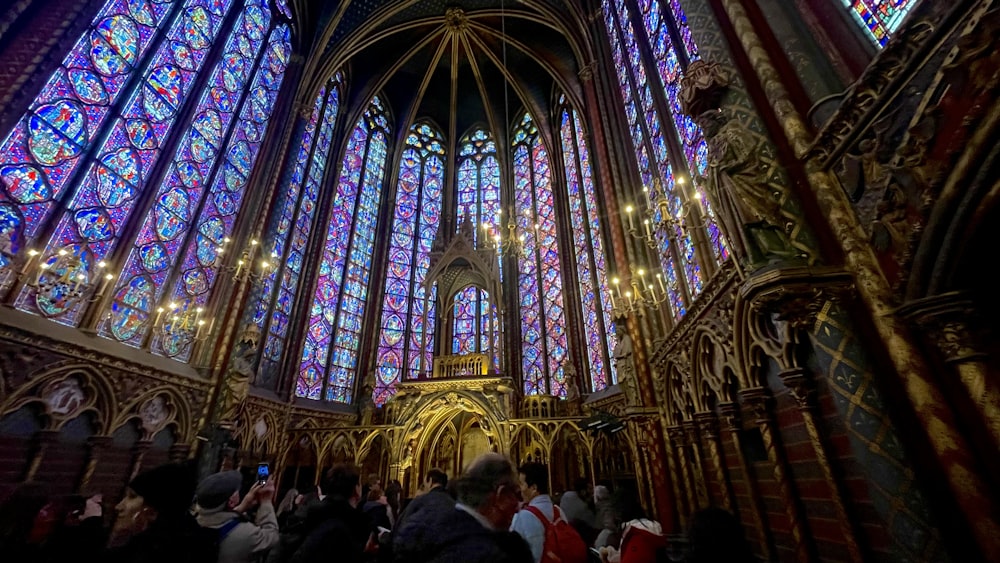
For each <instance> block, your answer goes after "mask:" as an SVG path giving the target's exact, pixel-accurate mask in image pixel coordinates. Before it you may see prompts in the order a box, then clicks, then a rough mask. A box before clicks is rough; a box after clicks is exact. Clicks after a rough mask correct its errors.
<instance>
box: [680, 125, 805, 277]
mask: <svg viewBox="0 0 1000 563" xmlns="http://www.w3.org/2000/svg"><path fill="white" fill-rule="evenodd" d="M695 122H696V123H697V124H698V126H699V127H701V128H702V131H703V132H704V134H705V140H706V142H707V144H708V170H707V177H705V178H703V180H705V185H706V186H707V188H708V196H709V198H710V201H711V203H712V205H713V207H714V208H715V210H716V212H717V216H718V217H719V218H720V219H721V221H722V225H721V226H722V228H723V230H724V231H725V233H726V235H727V238H728V239H729V241H730V243H731V244H734V245H736V246H737V247H741V250H742V251H743V252H742V254H743V255H744V256H746V257H747V258H748V259H749V261H750V263H751V264H759V263H761V262H765V261H773V260H780V259H788V258H793V257H801V256H803V252H802V250H801V249H798V248H796V247H795V245H793V243H792V241H791V240H790V238H789V233H790V232H791V229H792V228H793V227H794V222H793V221H792V220H791V218H790V217H789V216H786V215H785V214H784V213H783V212H782V208H781V198H782V189H783V188H782V187H780V186H777V185H774V184H772V183H769V182H768V178H767V173H766V169H764V168H763V162H762V161H761V159H760V158H759V155H760V151H761V148H762V146H761V145H762V143H761V140H760V139H758V138H756V137H755V136H754V135H753V133H752V132H750V131H749V130H748V129H747V128H746V127H745V126H744V125H743V124H741V123H740V122H739V121H738V120H735V119H731V118H730V117H729V116H727V115H726V113H725V112H724V111H722V110H721V109H712V110H709V111H706V112H704V113H702V114H700V115H698V116H697V117H696V118H695Z"/></svg>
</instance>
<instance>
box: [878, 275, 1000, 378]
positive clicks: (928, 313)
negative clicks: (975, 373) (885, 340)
mask: <svg viewBox="0 0 1000 563" xmlns="http://www.w3.org/2000/svg"><path fill="white" fill-rule="evenodd" d="M896 312H897V313H898V314H899V315H900V316H901V317H903V318H904V319H907V320H909V321H910V322H911V323H912V324H913V325H914V326H916V327H917V329H918V330H919V331H920V332H922V333H923V334H924V335H925V336H926V337H927V339H928V340H930V341H931V342H933V343H934V344H935V345H936V346H937V348H938V350H940V351H941V353H942V354H943V355H944V358H945V361H946V362H948V363H962V362H969V361H979V360H983V359H984V358H986V356H987V353H986V351H985V350H984V349H983V345H982V342H981V341H980V338H979V331H980V330H981V329H980V328H979V325H980V323H981V320H980V318H979V317H978V315H977V310H976V308H975V306H974V304H973V302H972V300H971V299H969V298H968V296H966V295H964V294H962V293H959V292H951V293H944V294H941V295H935V296H933V297H925V298H923V299H917V300H915V301H910V302H909V303H907V304H905V305H903V306H902V307H900V308H899V309H897V310H896Z"/></svg>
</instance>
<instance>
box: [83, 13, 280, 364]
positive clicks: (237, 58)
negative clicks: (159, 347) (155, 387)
mask: <svg viewBox="0 0 1000 563" xmlns="http://www.w3.org/2000/svg"><path fill="white" fill-rule="evenodd" d="M269 25H270V10H268V9H266V8H264V7H263V6H262V5H261V1H260V0H257V1H251V2H249V3H248V5H247V7H246V8H245V9H244V11H243V12H242V13H241V14H240V16H239V18H238V19H237V22H236V27H235V29H236V30H237V31H236V33H232V34H230V36H229V40H228V41H227V42H226V46H225V49H224V51H223V54H222V57H221V58H220V59H219V61H218V63H216V65H215V69H214V70H213V71H212V73H211V75H210V77H209V81H208V84H207V85H206V86H205V89H204V90H202V94H201V98H200V99H199V100H198V104H197V106H195V110H194V119H193V120H192V122H191V127H190V128H189V129H188V131H187V132H186V134H185V135H183V136H182V137H181V139H180V142H179V143H178V145H177V148H176V150H175V151H174V156H173V160H172V161H171V162H170V165H169V167H168V169H167V172H166V175H165V176H164V178H163V181H162V182H161V183H160V185H159V188H158V189H157V192H156V195H155V196H154V198H153V205H152V208H151V209H150V211H149V212H148V213H147V214H146V218H145V220H144V222H143V224H142V227H141V228H140V229H139V234H138V235H137V236H136V239H135V242H134V243H133V248H132V251H131V252H130V254H129V257H128V259H127V260H126V261H125V267H124V268H123V269H122V274H121V275H120V276H119V281H118V284H117V285H116V286H115V290H114V296H115V297H114V303H113V304H112V306H111V316H110V318H109V320H108V322H107V323H105V324H104V325H103V327H102V328H101V331H100V332H101V334H102V335H104V336H111V337H113V338H115V339H118V340H120V341H122V342H125V343H127V344H130V345H133V346H139V345H140V344H141V343H142V340H143V338H144V337H145V335H146V333H147V332H148V329H149V326H148V325H149V324H150V321H151V320H152V313H153V310H152V306H153V304H155V303H159V302H160V300H161V299H162V297H163V291H164V289H165V287H164V286H165V284H166V283H167V281H168V279H169V276H170V274H171V272H172V271H173V269H174V267H175V266H176V263H177V259H178V257H179V256H178V255H179V254H180V251H181V249H182V247H183V244H184V241H185V239H186V237H187V234H188V231H189V229H190V226H191V225H192V223H193V222H194V219H195V216H196V214H197V212H198V209H200V207H201V205H202V198H203V196H204V192H205V188H206V182H205V179H206V178H210V177H211V174H212V170H213V169H214V168H215V165H216V161H217V159H218V156H219V151H220V150H221V148H222V144H223V140H224V138H225V136H226V133H227V132H228V131H229V128H230V125H231V124H232V122H233V121H234V117H235V115H236V109H237V103H236V102H237V101H238V100H239V98H240V96H241V95H242V94H243V91H244V89H245V87H246V84H247V82H248V81H249V79H250V73H251V71H252V70H253V67H254V62H255V60H256V58H257V56H258V52H259V50H260V47H261V45H262V44H263V42H264V36H265V33H266V32H267V29H268V26H269ZM140 277H142V278H144V279H143V280H142V281H141V282H140V281H138V280H137V278H140ZM139 287H142V288H144V289H145V290H146V291H149V292H150V293H149V295H148V296H146V298H144V299H142V300H141V301H139V302H138V303H136V302H135V300H134V299H132V298H131V297H130V299H129V300H128V301H126V300H124V298H125V297H126V296H134V295H135V292H136V291H137V288H139ZM137 304H145V305H146V306H147V307H148V308H145V309H143V308H137V307H136V305H137Z"/></svg>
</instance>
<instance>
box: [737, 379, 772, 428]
mask: <svg viewBox="0 0 1000 563" xmlns="http://www.w3.org/2000/svg"><path fill="white" fill-rule="evenodd" d="M740 397H742V398H743V405H744V406H745V407H746V408H747V409H749V411H750V412H751V413H752V414H753V417H754V421H755V422H756V423H757V424H770V423H771V421H772V418H773V417H772V415H771V407H772V405H773V404H774V399H773V398H772V397H771V393H770V391H768V390H767V389H765V388H763V387H754V388H751V389H743V390H741V391H740Z"/></svg>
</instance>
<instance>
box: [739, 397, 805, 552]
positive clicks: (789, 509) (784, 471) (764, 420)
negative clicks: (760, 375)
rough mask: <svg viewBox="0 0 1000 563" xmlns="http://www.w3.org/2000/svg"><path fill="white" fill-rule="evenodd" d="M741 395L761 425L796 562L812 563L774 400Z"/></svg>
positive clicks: (803, 519)
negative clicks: (778, 425) (783, 506)
mask: <svg viewBox="0 0 1000 563" xmlns="http://www.w3.org/2000/svg"><path fill="white" fill-rule="evenodd" d="M740 395H741V396H742V397H743V404H744V405H746V406H747V407H749V408H750V409H752V411H753V413H754V416H755V417H756V422H757V425H758V426H759V427H760V433H761V436H762V437H763V439H764V448H765V449H766V450H767V458H768V460H769V461H770V462H771V468H772V471H773V473H774V480H775V482H777V484H778V490H779V491H780V493H781V500H782V503H783V504H784V505H785V514H786V515H787V516H788V528H789V531H790V532H791V534H792V539H793V540H794V541H795V559H796V560H797V561H812V560H813V559H814V557H813V551H814V550H813V547H812V542H811V541H810V539H809V537H810V536H809V533H808V531H807V524H806V520H805V517H804V515H803V514H802V509H801V508H800V507H799V499H798V495H797V494H796V493H795V488H794V485H793V484H792V481H791V477H790V476H789V471H788V462H787V460H786V459H785V454H784V452H783V451H781V449H780V447H781V444H780V443H779V442H780V440H781V439H780V437H779V436H778V433H777V428H776V426H777V423H776V421H775V420H774V415H773V413H772V412H771V408H772V406H773V405H772V403H773V401H772V399H771V396H770V394H769V393H768V391H767V390H766V389H764V388H763V387H757V388H754V389H743V390H741V391H740Z"/></svg>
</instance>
